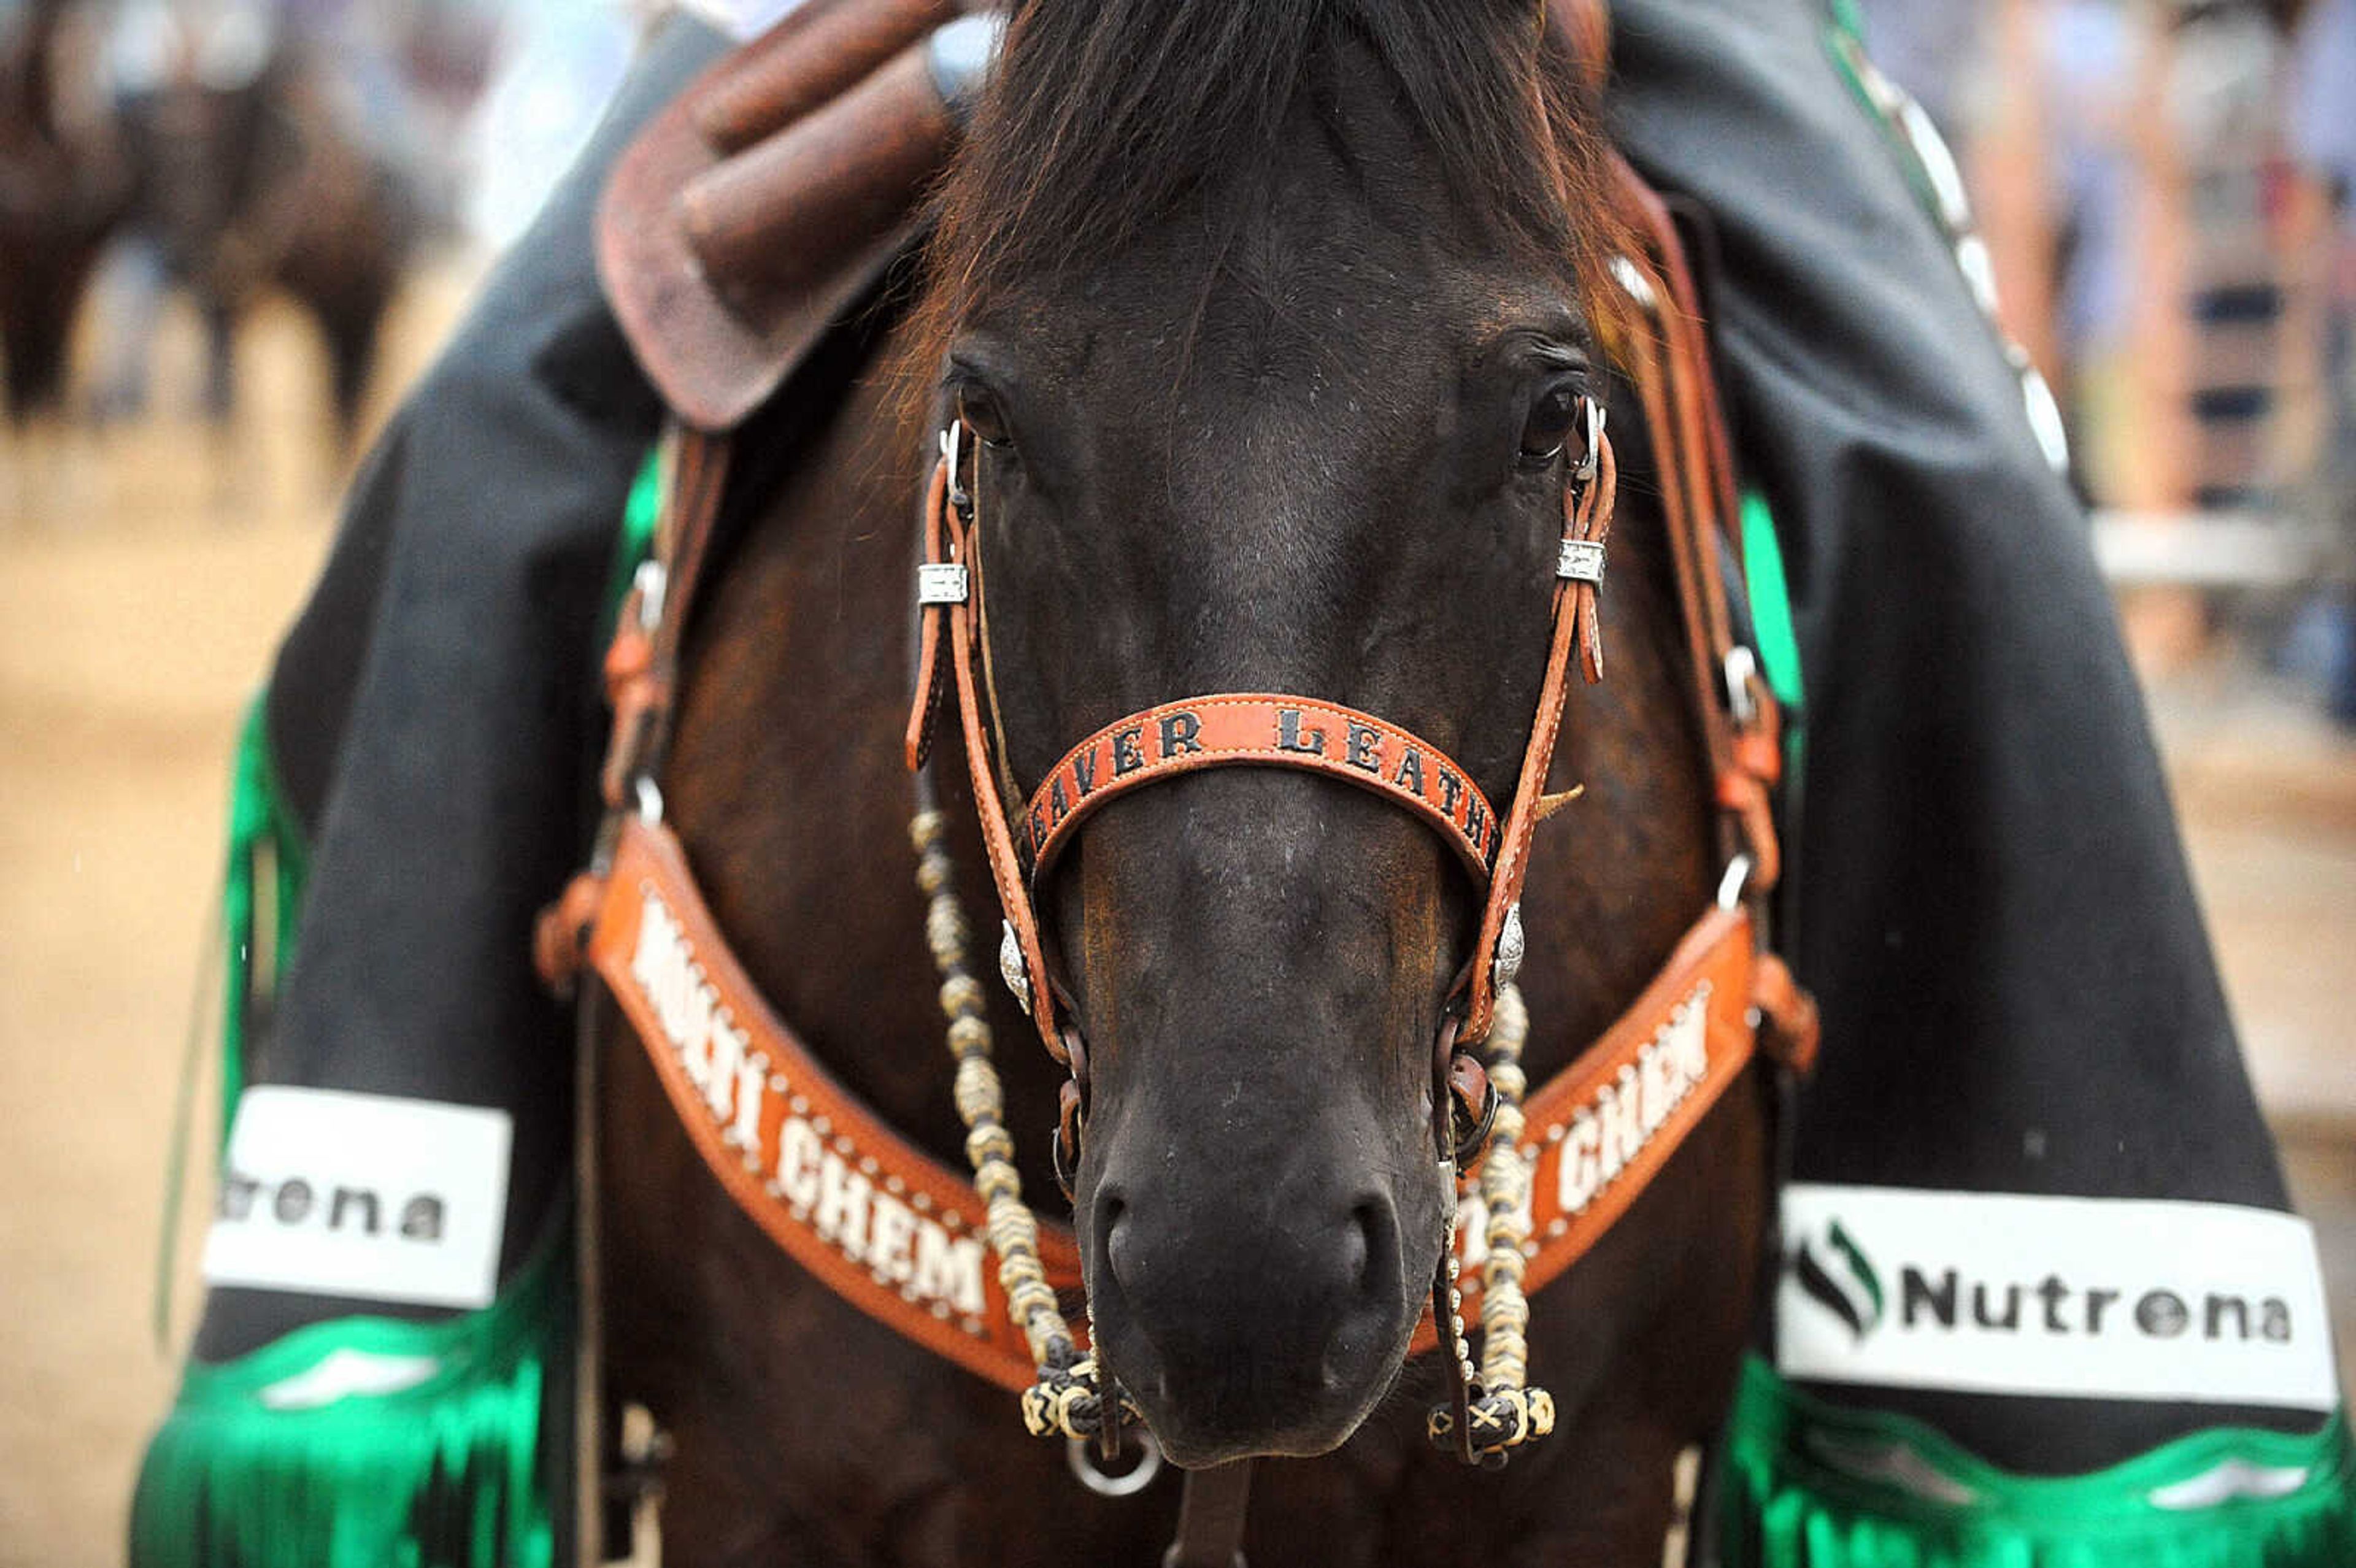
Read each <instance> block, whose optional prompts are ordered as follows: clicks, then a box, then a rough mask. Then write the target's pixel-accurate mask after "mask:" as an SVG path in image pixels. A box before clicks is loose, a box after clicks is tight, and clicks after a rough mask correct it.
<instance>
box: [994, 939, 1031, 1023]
mask: <svg viewBox="0 0 2356 1568" xmlns="http://www.w3.org/2000/svg"><path fill="white" fill-rule="evenodd" d="M1000 925H1001V929H1002V930H1003V931H1004V933H1005V934H1004V935H1002V936H1001V937H1000V938H999V939H998V977H999V978H1000V979H1001V980H1003V981H1005V982H1006V988H1007V989H1008V990H1010V991H1012V992H1013V993H1014V999H1015V1001H1017V1002H1018V1003H1020V1004H1022V1008H1023V1016H1024V1017H1026V1018H1027V1017H1029V1016H1030V1013H1031V973H1030V970H1029V969H1028V968H1027V967H1026V966H1025V965H1024V964H1023V942H1022V939H1021V938H1019V937H1017V936H1016V935H1015V934H1014V923H1013V922H1012V921H1011V920H1009V921H1002V922H1001V923H1000Z"/></svg>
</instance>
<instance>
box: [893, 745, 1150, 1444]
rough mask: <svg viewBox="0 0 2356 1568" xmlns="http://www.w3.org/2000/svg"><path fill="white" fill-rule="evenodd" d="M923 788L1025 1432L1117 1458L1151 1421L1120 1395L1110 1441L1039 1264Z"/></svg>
mask: <svg viewBox="0 0 2356 1568" xmlns="http://www.w3.org/2000/svg"><path fill="white" fill-rule="evenodd" d="M916 787H917V792H918V795H919V806H918V810H917V812H916V816H915V818H914V819H913V820H912V821H911V822H910V823H909V824H908V837H909V838H910V840H911V841H912V842H913V843H914V844H915V846H916V886H917V887H918V888H919V889H921V890H922V891H923V892H924V894H925V896H926V900H927V901H928V902H927V903H926V909H925V944H926V946H927V947H929V948H931V949H932V954H933V966H934V967H935V968H936V969H937V970H938V971H939V972H940V976H941V993H940V995H941V1012H942V1013H943V1014H944V1015H945V1016H946V1017H947V1018H948V1045H949V1054H950V1055H951V1056H953V1057H955V1058H956V1059H957V1064H958V1068H957V1086H956V1090H955V1093H956V1098H957V1110H958V1119H959V1120H960V1121H962V1122H964V1124H965V1127H966V1138H965V1153H966V1158H967V1159H968V1160H969V1161H971V1162H972V1165H973V1188H974V1190H975V1191H976V1192H978V1193H980V1196H981V1200H982V1202H983V1204H984V1205H985V1206H986V1208H987V1211H988V1217H987V1220H986V1221H985V1225H984V1231H985V1233H986V1234H987V1235H988V1237H989V1240H990V1250H991V1253H993V1254H995V1255H996V1257H997V1259H998V1283H999V1285H1001V1287H1003V1288H1004V1290H1005V1292H1006V1312H1007V1316H1008V1317H1012V1319H1013V1320H1014V1326H1015V1327H1016V1328H1019V1329H1021V1330H1022V1331H1023V1340H1024V1342H1025V1343H1027V1344H1028V1345H1029V1346H1030V1347H1031V1361H1032V1364H1033V1366H1034V1367H1036V1368H1037V1369H1038V1381H1035V1382H1033V1384H1032V1385H1031V1386H1030V1387H1029V1388H1027V1389H1025V1390H1023V1425H1024V1426H1026V1427H1028V1428H1030V1431H1031V1435H1032V1436H1033V1437H1066V1438H1070V1439H1073V1440H1075V1441H1078V1440H1085V1439H1089V1438H1096V1439H1099V1440H1101V1441H1104V1442H1105V1443H1106V1445H1107V1446H1108V1447H1112V1448H1118V1446H1119V1429H1120V1427H1121V1425H1122V1424H1127V1423H1130V1422H1141V1421H1142V1420H1143V1419H1144V1417H1143V1414H1142V1413H1141V1412H1140V1411H1139V1410H1138V1408H1137V1406H1136V1405H1135V1404H1134V1403H1130V1398H1129V1396H1128V1395H1127V1394H1126V1393H1122V1392H1119V1390H1118V1389H1117V1388H1116V1390H1115V1391H1114V1397H1115V1398H1116V1399H1117V1400H1118V1401H1119V1404H1118V1406H1117V1407H1116V1410H1115V1418H1114V1422H1113V1429H1112V1434H1111V1435H1110V1437H1109V1438H1107V1437H1106V1435H1105V1422H1104V1389H1103V1383H1102V1381H1101V1375H1100V1374H1099V1373H1098V1370H1097V1363H1096V1359H1095V1358H1094V1357H1092V1356H1087V1355H1083V1354H1082V1353H1081V1351H1080V1348H1079V1344H1078V1342H1077V1341H1076V1340H1075V1339H1073V1337H1072V1328H1071V1325H1070V1324H1069V1323H1068V1322H1066V1320H1065V1317H1064V1313H1063V1308H1062V1307H1061V1305H1060V1304H1058V1302H1057V1301H1056V1299H1055V1287H1054V1286H1052V1285H1049V1284H1048V1283H1047V1271H1046V1270H1045V1268H1044V1266H1042V1264H1040V1262H1039V1221H1038V1219H1037V1218H1036V1217H1035V1216H1034V1215H1033V1213H1032V1212H1031V1209H1030V1206H1029V1205H1028V1204H1026V1203H1024V1202H1023V1178H1022V1176H1021V1174H1020V1173H1018V1172H1017V1171H1016V1170H1015V1168H1014V1135H1013V1133H1012V1132H1011V1131H1009V1130H1008V1128H1007V1125H1006V1099H1005V1093H1004V1091H1003V1090H1002V1089H1001V1086H1000V1083H999V1081H998V1067H997V1064H996V1063H995V1062H993V1061H991V1030H990V1020H989V1019H987V1018H986V1017H984V1016H983V1008H982V997H983V993H982V987H981V982H980V980H977V979H976V978H974V976H973V970H972V968H971V966H970V965H969V964H968V962H967V956H966V955H967V949H968V947H969V944H970V942H971V940H972V937H973V925H972V923H971V922H969V920H967V919H966V913H965V906H964V904H963V903H962V902H961V901H959V900H958V894H957V879H956V876H955V869H954V867H952V866H951V864H950V862H949V856H948V848H946V846H945V845H944V843H943V839H944V837H946V832H947V828H948V820H947V818H945V817H944V816H942V815H941V812H940V809H939V807H938V806H937V805H934V804H933V801H932V781H931V778H930V776H929V775H927V774H919V775H918V779H917V786H916Z"/></svg>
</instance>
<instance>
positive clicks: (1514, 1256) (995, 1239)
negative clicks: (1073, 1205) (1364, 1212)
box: [908, 776, 1554, 1466]
mask: <svg viewBox="0 0 2356 1568" xmlns="http://www.w3.org/2000/svg"><path fill="white" fill-rule="evenodd" d="M917 787H918V793H919V809H918V810H917V813H916V816H915V818H914V819H913V820H911V821H910V823H909V824H908V837H909V838H910V840H911V842H913V843H914V845H915V846H916V886H917V887H918V888H919V889H921V890H922V891H923V892H924V894H925V896H926V899H927V900H928V901H929V902H928V904H927V905H926V911H925V944H926V946H927V947H929V948H930V949H931V950H932V955H933V965H934V967H935V968H936V969H937V970H938V971H939V973H940V976H941V993H940V997H941V1012H942V1013H943V1015H944V1016H946V1017H947V1018H948V1046H949V1054H950V1055H951V1056H953V1057H955V1058H956V1059H957V1064H958V1071H957V1085H956V1089H955V1095H956V1099H957V1109H958V1118H959V1119H960V1120H962V1121H963V1122H964V1123H965V1126H966V1140H965V1152H966V1157H967V1159H969V1161H971V1162H972V1165H973V1186H974V1190H975V1191H976V1192H978V1193H980V1195H981V1200H982V1202H983V1203H984V1205H986V1208H987V1218H986V1220H985V1221H984V1231H985V1232H986V1234H987V1235H988V1237H989V1241H990V1249H991V1252H992V1253H994V1254H996V1256H997V1258H998V1283H999V1285H1000V1286H1001V1288H1003V1289H1004V1290H1005V1292H1006V1310H1007V1316H1008V1317H1012V1319H1013V1321H1014V1326H1015V1327H1016V1328H1020V1329H1021V1330H1022V1331H1023V1339H1024V1341H1025V1343H1027V1344H1028V1345H1029V1346H1030V1348H1031V1360H1032V1364H1033V1366H1035V1367H1036V1368H1037V1369H1038V1381H1035V1382H1033V1384H1032V1385H1031V1386H1030V1387H1029V1388H1027V1389H1025V1390H1024V1391H1023V1425H1024V1426H1026V1427H1028V1428H1029V1429H1030V1432H1031V1435H1033V1436H1034V1437H1066V1438H1074V1439H1088V1438H1094V1437H1097V1436H1098V1435H1099V1434H1100V1433H1101V1431H1102V1428H1103V1420H1104V1393H1103V1388H1102V1384H1101V1382H1100V1381H1099V1373H1098V1368H1097V1363H1096V1360H1095V1358H1093V1357H1089V1356H1083V1355H1082V1354H1081V1353H1080V1349H1079V1346H1078V1344H1077V1343H1076V1341H1075V1340H1074V1339H1073V1338H1072V1330H1071V1326H1070V1324H1068V1323H1067V1322H1066V1321H1065V1318H1064V1314H1063V1309H1062V1307H1061V1306H1060V1305H1059V1304H1058V1303H1057V1302H1056V1299H1055V1290H1054V1288H1053V1287H1051V1286H1050V1285H1048V1283H1047V1275H1046V1271H1045V1269H1044V1267H1043V1266H1042V1265H1041V1264H1040V1262H1039V1221H1038V1220H1037V1218H1036V1217H1035V1216H1033V1214H1032V1212H1031V1210H1030V1207H1029V1206H1028V1205H1027V1204H1025V1203H1024V1202H1023V1178H1022V1176H1021V1175H1020V1173H1018V1172H1017V1171H1016V1170H1015V1168H1014V1135H1013V1134H1012V1132H1010V1131H1009V1130H1008V1129H1007V1126H1006V1120H1005V1110H1006V1104H1005V1094H1004V1091H1003V1089H1002V1088H1001V1084H1000V1083H999V1078H998V1068H997V1066H996V1064H995V1063H994V1062H992V1061H991V1030H990V1020H989V1019H987V1018H985V1017H984V1016H983V1010H982V1008H983V991H982V986H981V982H980V980H978V979H976V978H975V977H974V975H973V972H972V970H971V968H970V967H969V965H968V963H967V957H966V955H967V950H968V946H969V943H970V941H971V939H972V935H973V927H972V923H970V922H969V921H968V920H967V918H966V913H965V908H964V905H963V903H962V902H961V901H959V900H958V895H957V886H956V878H955V874H954V869H953V868H952V866H951V864H950V861H949V857H948V848H946V846H945V844H944V842H943V840H944V838H945V837H946V835H947V831H948V819H947V818H946V817H945V816H943V815H942V813H941V811H940V810H939V808H938V807H937V805H934V804H933V798H932V788H931V780H930V778H929V776H923V777H920V778H919V781H918V786H917ZM1529 1027H1530V1018H1529V1010H1528V1008H1526V1007H1525V1006H1524V1005H1523V1002H1522V994H1521V991H1520V989H1519V988H1518V987H1513V986H1508V987H1505V989H1504V990H1502V991H1501V992H1500V993H1499V994H1498V997H1497V1013H1496V1021H1495V1023H1494V1027H1493V1028H1492V1029H1491V1030H1490V1035H1489V1047H1488V1051H1487V1053H1486V1054H1487V1057H1488V1061H1487V1067H1488V1072H1489V1082H1490V1083H1492V1084H1494V1086H1495V1088H1496V1091H1497V1114H1496V1124H1495V1126H1494V1130H1493V1131H1492V1133H1491V1136H1490V1141H1489V1149H1488V1154H1487V1157H1486V1159H1485V1160H1484V1162H1483V1166H1482V1169H1481V1197H1482V1200H1483V1202H1484V1203H1485V1204H1486V1205H1487V1206H1488V1211H1489V1221H1488V1229H1487V1231H1486V1232H1484V1233H1483V1239H1484V1240H1485V1241H1486V1243H1487V1244H1488V1257H1487V1258H1486V1260H1485V1261H1483V1264H1482V1265H1481V1292H1482V1293H1481V1330H1482V1345H1481V1367H1480V1376H1479V1380H1478V1381H1477V1382H1476V1383H1475V1385H1474V1387H1473V1389H1472V1399H1471V1403H1470V1405H1469V1406H1468V1408H1469V1411H1470V1425H1471V1429H1472V1450H1473V1452H1474V1453H1475V1454H1478V1455H1479V1456H1481V1457H1482V1459H1483V1463H1485V1464H1489V1465H1493V1466H1494V1465H1502V1464H1503V1463H1504V1462H1505V1456H1506V1455H1507V1453H1508V1452H1509V1451H1510V1450H1512V1449H1514V1448H1516V1447H1518V1446H1520V1445H1523V1444H1525V1443H1528V1442H1531V1441H1534V1440H1536V1439H1537V1438H1540V1437H1544V1436H1545V1435H1547V1433H1549V1432H1551V1431H1553V1430H1554V1400H1553V1397H1552V1396H1551V1395H1549V1394H1548V1393H1547V1392H1546V1390H1544V1389H1538V1388H1530V1387H1528V1386H1527V1379H1528V1375H1529V1339H1528V1337H1527V1332H1526V1331H1527V1328H1528V1326H1529V1317H1530V1304H1529V1298H1528V1297H1527V1296H1525V1295H1524V1294H1523V1292H1522V1270H1523V1267H1524V1264H1525V1262H1526V1260H1525V1258H1524V1256H1523V1253H1522V1243H1524V1242H1525V1241H1526V1240H1527V1239H1528V1236H1529V1187H1530V1171H1529V1164H1528V1162H1527V1161H1526V1160H1525V1159H1524V1158H1523V1157H1522V1151H1521V1136H1522V1130H1523V1121H1522V1096H1523V1094H1524V1093H1526V1091H1527V1087H1528V1081H1527V1079H1526V1077H1525V1076H1524V1074H1523V1072H1522V1067H1521V1052H1522V1043H1523V1041H1524V1040H1526V1039H1527V1038H1528V1036H1529ZM1454 1242H1455V1235H1454V1227H1453V1226H1452V1225H1451V1228H1450V1236H1449V1245H1450V1248H1451V1252H1452V1251H1453V1248H1454ZM1454 1273H1455V1270H1454V1268H1453V1266H1451V1269H1450V1274H1451V1277H1452V1276H1453V1275H1454ZM1450 1295H1451V1299H1452V1302H1453V1304H1454V1305H1456V1306H1457V1307H1462V1296H1458V1295H1457V1294H1456V1293H1455V1292H1454V1291H1451V1293H1450ZM1462 1322H1463V1319H1462V1317H1457V1318H1456V1319H1455V1320H1454V1321H1453V1322H1452V1323H1451V1324H1449V1325H1443V1328H1452V1330H1453V1332H1451V1333H1447V1334H1445V1335H1444V1336H1443V1338H1445V1339H1447V1340H1449V1341H1450V1345H1451V1352H1450V1353H1461V1350H1462V1344H1463V1328H1462ZM1466 1375H1467V1376H1468V1377H1470V1376H1471V1371H1470V1370H1469V1368H1468V1370H1467V1374H1466ZM1115 1397H1116V1398H1118V1399H1119V1401H1120V1405H1121V1409H1120V1419H1121V1420H1122V1422H1123V1423H1124V1424H1125V1423H1127V1422H1130V1421H1139V1420H1142V1414H1141V1412H1139V1411H1138V1409H1137V1407H1136V1406H1135V1405H1134V1404H1133V1403H1130V1400H1129V1396H1128V1395H1127V1394H1125V1393H1121V1392H1119V1391H1118V1390H1116V1392H1115ZM1427 1425H1428V1429H1429V1431H1430V1435H1431V1437H1432V1441H1434V1442H1435V1443H1438V1444H1440V1445H1441V1446H1443V1447H1447V1448H1454V1447H1455V1446H1456V1441H1455V1434H1454V1427H1455V1417H1454V1413H1453V1412H1452V1411H1451V1410H1449V1409H1448V1408H1446V1407H1445V1406H1443V1407H1441V1408H1440V1409H1438V1410H1435V1411H1433V1412H1432V1413H1431V1415H1430V1420H1429V1422H1428V1424H1427Z"/></svg>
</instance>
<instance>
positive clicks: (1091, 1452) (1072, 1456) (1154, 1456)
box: [1064, 1427, 1162, 1498]
mask: <svg viewBox="0 0 2356 1568" xmlns="http://www.w3.org/2000/svg"><path fill="white" fill-rule="evenodd" d="M1137 1446H1138V1459H1137V1463H1136V1464H1134V1465H1131V1466H1130V1467H1129V1468H1128V1469H1126V1470H1123V1471H1122V1472H1121V1473H1120V1474H1119V1475H1117V1476H1116V1475H1114V1474H1112V1473H1111V1472H1110V1471H1108V1470H1107V1469H1105V1468H1104V1467H1103V1466H1102V1465H1100V1464H1099V1463H1098V1460H1097V1450H1096V1445H1095V1444H1093V1443H1090V1442H1088V1441H1087V1439H1085V1438H1080V1437H1069V1438H1066V1439H1065V1441H1064V1463H1065V1464H1066V1465H1067V1466H1069V1467H1071V1471H1072V1475H1073V1477H1075V1478H1076V1479H1077V1480H1078V1482H1079V1483H1080V1485H1082V1486H1084V1487H1086V1488H1087V1489H1088V1490H1090V1491H1091V1492H1094V1493H1095V1494H1096V1495H1097V1496H1098V1497H1100V1498H1133V1497H1135V1496H1136V1495H1137V1494H1138V1493H1140V1492H1141V1491H1143V1490H1144V1489H1145V1488H1148V1487H1150V1486H1151V1485H1152V1484H1153V1477H1156V1476H1159V1475H1160V1474H1162V1445H1161V1444H1159V1443H1156V1442H1155V1441H1154V1440H1153V1434H1151V1432H1148V1431H1146V1430H1145V1429H1144V1428H1143V1427H1139V1428H1138V1430H1137Z"/></svg>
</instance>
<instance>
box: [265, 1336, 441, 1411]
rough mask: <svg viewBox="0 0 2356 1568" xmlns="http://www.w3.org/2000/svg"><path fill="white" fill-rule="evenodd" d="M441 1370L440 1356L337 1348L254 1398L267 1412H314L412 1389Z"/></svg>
mask: <svg viewBox="0 0 2356 1568" xmlns="http://www.w3.org/2000/svg"><path fill="white" fill-rule="evenodd" d="M441 1370H442V1359H441V1358H440V1357H439V1356H384V1355H379V1354H377V1353H376V1352H375V1351H373V1350H353V1349H337V1350H330V1351H328V1352H327V1354H326V1355H324V1356H322V1357H320V1358H319V1362H318V1364H317V1365H316V1366H314V1367H312V1368H311V1369H310V1370H309V1371H300V1372H296V1373H295V1375H294V1376H293V1377H291V1378H280V1379H279V1380H278V1381H276V1382H274V1383H271V1384H268V1385H267V1386H265V1387H264V1388H262V1391H261V1392H259V1393H257V1394H256V1395H255V1396H254V1397H255V1398H257V1399H259V1400H260V1401H261V1402H262V1405H263V1407H264V1408H265V1409H269V1410H316V1409H318V1408H319V1407H320V1406H321V1405H323V1404H333V1403H336V1402H337V1400H339V1399H351V1398H354V1397H356V1396H357V1397H360V1398H369V1397H381V1396H383V1395H385V1394H389V1393H399V1392H401V1391H402V1390H403V1389H412V1388H415V1387H416V1386H417V1385H418V1384H419V1383H422V1382H423V1381H425V1380H426V1379H427V1378H430V1377H432V1376H433V1375H434V1373H435V1372H438V1371H441Z"/></svg>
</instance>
